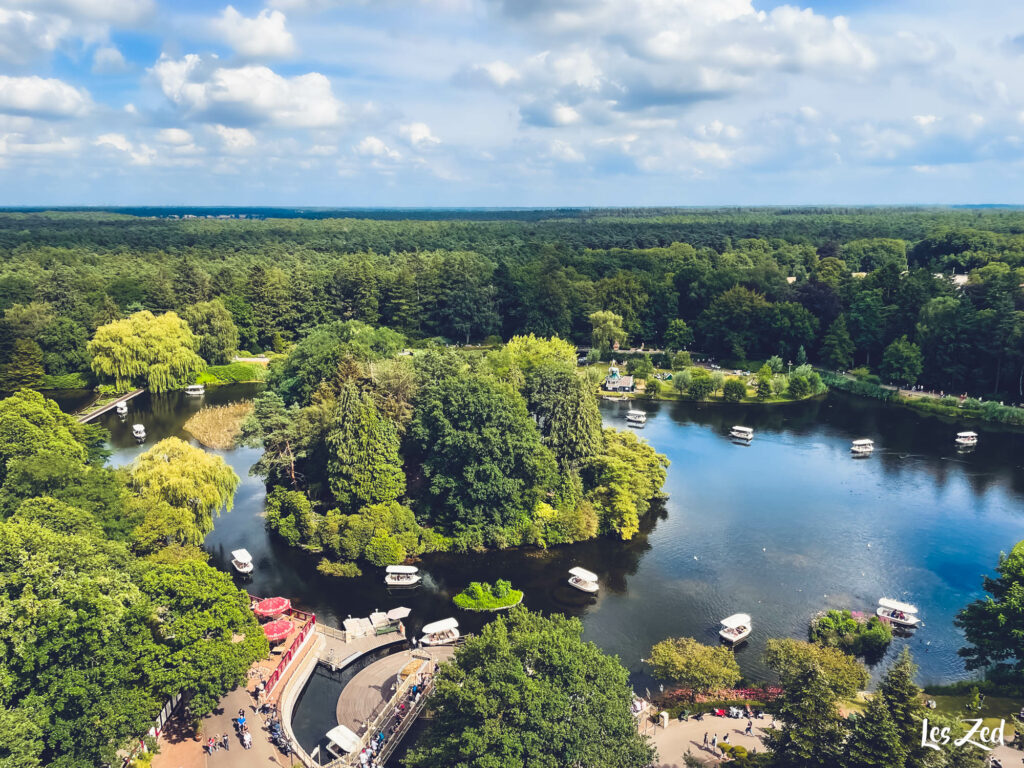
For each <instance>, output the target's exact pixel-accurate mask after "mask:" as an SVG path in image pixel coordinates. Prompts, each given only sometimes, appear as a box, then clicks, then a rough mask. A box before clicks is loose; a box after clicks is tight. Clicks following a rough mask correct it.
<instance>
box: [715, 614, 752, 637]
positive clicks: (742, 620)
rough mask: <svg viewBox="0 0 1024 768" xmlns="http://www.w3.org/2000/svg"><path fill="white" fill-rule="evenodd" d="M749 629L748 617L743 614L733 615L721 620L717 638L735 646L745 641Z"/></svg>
mask: <svg viewBox="0 0 1024 768" xmlns="http://www.w3.org/2000/svg"><path fill="white" fill-rule="evenodd" d="M750 629H751V626H750V616H748V615H747V614H745V613H734V614H733V615H732V616H729V617H727V618H724V619H722V628H721V629H720V630H718V636H719V637H720V638H722V639H723V640H725V642H727V643H731V644H732V645H735V644H736V643H738V642H740V641H742V640H746V639H747V635H749V634H750Z"/></svg>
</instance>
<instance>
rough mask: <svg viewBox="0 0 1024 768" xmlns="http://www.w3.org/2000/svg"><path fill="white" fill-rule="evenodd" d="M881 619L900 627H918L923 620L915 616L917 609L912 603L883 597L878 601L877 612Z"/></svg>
mask: <svg viewBox="0 0 1024 768" xmlns="http://www.w3.org/2000/svg"><path fill="white" fill-rule="evenodd" d="M875 613H876V614H878V617H879V618H882V619H886V620H887V621H890V622H892V623H893V624H896V625H897V626H900V627H917V626H920V624H921V619H920V618H918V617H917V616H916V615H915V614H916V613H917V607H916V606H913V605H911V604H910V603H901V602H900V601H899V600H890V599H889V598H887V597H883V598H881V599H880V600H879V601H878V609H877V610H876V611H875Z"/></svg>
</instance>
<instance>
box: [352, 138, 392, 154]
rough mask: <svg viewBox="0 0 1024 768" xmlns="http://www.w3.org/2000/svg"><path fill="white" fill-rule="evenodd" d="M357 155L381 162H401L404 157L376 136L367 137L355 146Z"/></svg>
mask: <svg viewBox="0 0 1024 768" xmlns="http://www.w3.org/2000/svg"><path fill="white" fill-rule="evenodd" d="M355 151H356V154H359V155H362V156H364V157H373V158H377V159H380V160H399V159H401V157H402V155H401V154H400V153H399V152H398V151H397V150H394V149H392V148H391V147H389V146H388V145H387V144H385V143H384V142H383V141H381V140H380V139H378V138H377V137H376V136H367V137H366V138H365V139H363V140H362V141H360V142H359V143H358V144H356V146H355Z"/></svg>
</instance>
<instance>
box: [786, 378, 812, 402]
mask: <svg viewBox="0 0 1024 768" xmlns="http://www.w3.org/2000/svg"><path fill="white" fill-rule="evenodd" d="M787 392H788V393H789V396H790V397H792V398H793V399H794V400H799V399H801V398H804V397H807V396H808V395H810V394H811V384H810V382H809V381H808V380H807V377H806V376H797V375H796V374H794V375H792V376H790V377H789V384H788V387H787Z"/></svg>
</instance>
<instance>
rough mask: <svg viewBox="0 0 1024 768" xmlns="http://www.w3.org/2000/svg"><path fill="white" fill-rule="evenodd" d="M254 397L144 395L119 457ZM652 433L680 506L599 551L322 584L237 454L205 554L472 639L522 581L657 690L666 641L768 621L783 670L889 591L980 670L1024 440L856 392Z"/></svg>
mask: <svg viewBox="0 0 1024 768" xmlns="http://www.w3.org/2000/svg"><path fill="white" fill-rule="evenodd" d="M255 391H256V389H255V387H252V386H245V385H239V386H234V387H223V388H218V389H211V390H209V391H208V394H207V395H206V396H205V398H204V399H203V400H202V401H200V400H198V399H191V398H186V397H185V396H184V395H182V394H179V393H175V394H169V395H158V396H152V397H150V396H148V395H143V396H141V397H139V398H137V399H136V400H134V401H132V404H131V411H130V412H129V414H128V416H127V417H126V418H125V419H124V421H122V420H121V419H119V418H118V417H117V416H116V415H115V414H109V415H108V416H106V417H104V418H103V419H101V423H102V424H103V425H104V426H106V427H107V428H108V429H110V430H111V442H112V445H113V448H114V456H113V458H112V462H113V463H115V464H123V463H126V462H129V461H131V460H132V459H133V458H134V457H135V456H136V455H138V454H139V453H140V452H141V451H142V450H144V449H145V446H142V447H139V446H137V445H136V444H135V441H134V440H133V439H132V437H131V424H132V423H135V422H141V423H143V424H145V425H146V430H147V432H148V433H149V439H148V441H147V445H152V444H153V443H154V442H156V440H158V439H160V438H162V437H165V436H167V435H180V434H181V427H182V424H183V423H184V421H185V420H186V419H187V418H188V416H189V415H190V414H191V413H193V412H194V411H195V410H198V408H199V407H201V405H202V404H217V403H224V402H228V401H231V400H235V399H239V398H244V397H252V395H253V394H254V392H255ZM601 407H602V413H603V414H604V417H605V421H606V422H607V423H609V424H612V425H615V426H620V427H623V428H625V427H624V423H625V422H624V416H625V406H624V405H622V406H620V405H619V404H617V403H614V404H611V403H602V406H601ZM645 407H646V408H647V410H648V413H649V419H648V421H647V425H646V427H644V428H643V430H642V431H641V432H642V435H643V437H645V438H646V439H647V440H649V441H650V442H651V444H652V445H654V447H655V448H656V449H657V450H658V451H660V452H663V453H665V454H666V455H668V457H669V459H671V461H672V466H671V468H670V469H669V476H668V482H667V483H666V485H665V490H666V492H667V493H668V494H669V498H668V500H667V501H666V503H665V505H664V507H663V508H661V509H659V510H658V511H657V513H655V514H652V515H651V516H649V517H648V519H647V520H646V521H645V527H644V531H643V533H642V535H639V536H637V537H636V538H635V539H634V540H633V541H630V542H616V541H610V540H601V541H594V542H588V543H585V544H580V545H575V546H572V547H563V548H559V549H556V550H553V551H549V552H542V551H534V550H527V551H506V552H493V553H487V554H481V555H475V554H474V555H437V556H430V557H427V558H425V559H424V561H423V562H422V563H421V564H420V565H421V568H422V570H423V571H424V572H425V579H424V581H425V583H424V585H423V586H421V587H420V588H418V589H414V590H406V591H394V592H390V593H389V592H388V590H387V589H386V588H385V587H384V585H383V583H382V574H381V573H379V572H378V571H377V570H376V569H367V573H366V575H364V577H362V578H360V579H355V580H336V579H330V578H327V577H323V576H320V575H319V574H318V573H317V572H316V569H315V565H316V562H315V559H314V558H312V557H310V556H308V555H305V554H304V553H301V552H298V551H295V550H291V549H289V548H287V547H285V546H283V545H282V544H281V543H280V542H278V541H275V540H272V539H270V538H269V537H268V536H267V534H266V532H265V531H264V528H263V521H262V518H261V516H260V515H261V512H262V505H263V498H264V489H263V486H262V483H261V482H260V480H259V478H254V477H250V476H249V474H248V468H249V466H250V465H251V464H252V463H253V462H254V461H255V459H256V458H257V455H258V452H257V451H255V450H252V449H239V450H234V451H229V452H226V453H223V454H222V455H223V456H224V458H225V459H226V460H227V461H228V462H229V463H230V464H231V465H232V466H233V467H234V468H235V470H236V471H237V472H238V474H239V476H241V477H242V484H241V486H240V488H239V491H238V495H237V497H236V501H235V506H234V509H233V510H232V511H231V512H229V513H225V514H223V515H221V517H220V518H219V519H218V520H217V521H216V527H215V530H214V531H213V532H212V533H211V534H210V535H209V536H208V537H207V539H206V547H207V549H208V550H209V551H210V552H211V554H212V561H213V562H214V563H215V564H216V565H218V566H219V567H222V568H224V569H226V570H230V567H229V565H228V559H229V552H230V551H231V550H232V549H235V548H238V547H245V548H247V549H248V550H249V551H250V552H251V553H252V554H253V556H254V558H255V562H256V572H255V574H254V575H253V577H252V579H251V580H250V581H248V582H247V583H244V584H243V583H242V582H239V583H240V585H242V586H245V587H246V588H247V589H249V590H250V591H251V592H253V593H255V594H259V595H267V596H269V595H274V594H281V595H286V596H288V597H290V598H291V599H292V600H293V602H295V603H296V605H297V606H299V607H302V608H306V609H311V610H314V611H315V612H316V613H317V615H318V617H319V618H320V619H321V620H323V621H326V622H328V623H331V624H335V625H338V624H339V623H340V621H341V620H342V619H344V618H345V617H346V616H349V615H352V616H365V615H367V614H368V613H369V612H370V611H372V610H374V609H382V610H387V609H388V608H392V607H395V606H398V605H407V606H409V607H410V608H412V609H413V615H412V616H411V617H410V619H409V621H408V622H407V624H408V625H409V626H410V627H411V629H413V630H416V629H418V628H419V626H421V625H422V624H424V623H426V622H429V621H433V620H436V619H440V618H444V617H446V616H452V615H454V616H457V617H458V619H459V621H460V623H461V625H462V628H463V631H473V630H474V629H477V628H478V627H479V626H480V625H481V623H482V621H483V620H484V619H483V618H482V617H480V616H477V615H474V614H467V613H463V612H461V611H459V610H458V609H456V608H455V607H454V606H453V605H452V604H451V597H452V595H453V594H455V593H456V592H458V591H459V590H461V589H462V588H463V587H464V586H465V585H466V584H467V583H468V582H469V581H471V580H487V581H494V580H495V579H498V578H507V579H509V580H510V581H512V582H513V584H514V585H515V586H516V587H518V588H521V589H524V590H525V592H526V598H525V603H526V605H527V606H528V607H530V608H533V609H540V610H544V611H561V612H563V613H567V614H572V615H576V616H579V617H580V618H581V619H582V620H583V623H584V626H585V636H586V638H587V639H589V640H593V641H594V642H596V643H597V644H598V645H600V646H601V647H602V648H604V649H605V650H607V651H609V652H611V653H615V654H618V655H619V657H620V658H621V660H622V662H623V663H624V664H625V665H626V666H627V667H628V668H629V669H630V671H631V672H632V673H633V676H634V682H635V683H636V685H637V686H638V688H639V689H641V690H642V688H643V687H644V686H646V685H651V682H650V679H649V678H648V677H647V675H646V673H645V670H644V665H643V663H642V662H641V658H642V657H643V656H645V655H646V654H647V652H648V651H649V649H650V647H651V645H652V644H653V643H655V642H657V641H659V640H661V639H663V638H665V637H668V636H673V635H690V636H693V637H696V638H698V639H700V640H703V641H706V642H715V640H716V638H717V634H716V632H717V623H718V621H719V620H720V619H721V618H722V617H724V616H726V615H728V614H731V613H735V612H738V611H743V612H747V613H750V614H751V615H752V616H753V621H754V633H753V635H752V636H751V639H750V641H749V642H748V643H747V644H746V645H745V646H743V647H741V648H740V649H738V651H737V657H738V659H739V661H740V665H741V667H742V668H743V670H744V672H745V673H746V674H747V675H748V676H750V677H752V678H760V677H765V676H767V675H768V671H767V670H766V669H765V668H764V667H763V665H762V664H761V663H760V658H759V657H760V654H761V651H762V649H763V644H764V640H765V639H766V638H767V637H771V636H794V637H804V636H805V633H806V628H807V623H808V620H809V619H810V617H811V616H812V615H813V614H814V613H816V612H817V611H820V610H822V609H825V608H852V609H861V610H873V608H874V605H875V603H876V601H877V599H878V597H879V596H882V595H887V596H890V597H898V598H902V599H905V600H909V601H911V602H914V603H916V604H917V605H918V606H919V607H920V608H921V615H922V617H923V619H924V621H925V627H923V628H922V629H919V630H918V631H917V633H916V636H914V637H912V638H910V639H908V640H897V641H896V642H895V643H894V644H893V648H892V650H891V653H893V652H895V651H897V650H899V648H900V647H901V645H902V644H903V643H909V644H910V646H911V649H912V650H913V652H914V655H915V657H916V660H917V662H918V664H919V665H920V666H921V681H922V682H945V681H951V680H955V679H959V678H962V677H964V676H965V672H964V670H963V666H962V665H961V663H960V660H959V658H958V657H957V655H956V649H957V648H958V647H959V646H960V645H961V637H960V635H959V633H958V632H957V630H956V629H955V628H954V627H953V625H952V619H953V616H954V615H955V613H956V611H957V610H958V609H959V608H960V607H961V606H962V605H963V604H965V603H966V602H968V601H969V600H971V599H972V598H974V597H976V596H977V595H978V594H979V592H980V585H981V578H982V575H983V574H988V573H991V572H992V570H993V567H994V565H995V563H996V561H997V558H998V556H999V552H1000V551H1001V550H1008V549H1009V548H1010V547H1011V546H1012V545H1013V544H1014V543H1015V542H1016V541H1018V540H1020V539H1021V538H1024V506H1022V501H1024V472H1022V467H1021V465H1020V460H1019V459H1018V457H1020V456H1022V455H1024V435H1021V434H1018V433H1011V432H1001V431H996V430H990V429H986V428H984V427H981V428H978V431H979V434H980V441H979V445H978V447H977V449H976V451H975V452H974V453H972V454H969V455H960V454H957V453H956V451H955V450H954V445H953V436H954V433H955V432H956V426H955V425H951V424H948V423H946V422H944V421H941V420H939V419H935V418H926V417H922V416H918V415H917V414H915V413H913V412H911V411H908V410H903V409H899V408H892V407H886V406H885V405H883V404H880V403H877V402H875V401H870V400H862V399H857V398H853V397H851V396H847V395H843V394H841V393H833V394H830V395H828V396H827V398H825V399H822V400H818V401H812V402H804V403H798V404H793V405H785V406H778V407H765V408H749V407H748V408H743V407H729V406H717V405H716V406H712V405H705V406H694V405H692V404H667V403H662V404H651V405H649V406H645ZM733 424H745V425H747V426H750V427H752V428H753V429H754V430H755V431H756V437H755V439H754V441H753V444H752V445H750V446H749V447H746V446H739V445H735V444H733V443H732V442H730V441H729V439H728V438H727V436H726V435H727V433H728V429H729V427H730V426H732V425H733ZM858 437H870V438H873V439H874V440H875V442H876V446H877V447H876V451H875V453H874V455H873V456H871V457H870V458H868V459H861V460H856V459H852V458H851V456H850V453H849V445H850V440H852V439H854V438H858ZM573 565H582V566H584V567H586V568H589V569H591V570H593V571H595V572H596V573H598V574H599V575H600V578H601V583H602V589H601V592H600V594H599V596H598V597H596V598H591V597H588V596H586V595H584V594H582V593H580V592H577V591H576V590H573V589H571V588H570V587H569V586H568V585H567V584H566V583H565V579H566V571H567V570H568V569H569V568H570V567H572V566H573Z"/></svg>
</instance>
